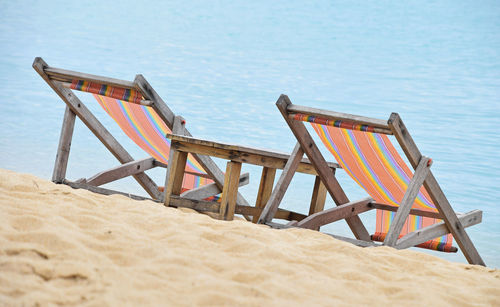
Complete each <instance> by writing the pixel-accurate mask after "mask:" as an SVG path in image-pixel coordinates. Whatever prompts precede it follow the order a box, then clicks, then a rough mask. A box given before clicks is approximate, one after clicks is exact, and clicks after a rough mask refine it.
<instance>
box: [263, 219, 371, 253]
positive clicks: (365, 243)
mask: <svg viewBox="0 0 500 307" xmlns="http://www.w3.org/2000/svg"><path fill="white" fill-rule="evenodd" d="M266 225H267V226H269V227H271V228H275V229H286V228H292V227H297V226H296V225H294V224H291V223H288V224H279V223H275V222H267V223H266ZM322 234H325V235H327V236H330V237H332V238H334V239H337V240H341V241H344V242H348V243H351V244H353V245H356V246H359V247H377V246H380V245H381V244H379V243H375V242H373V241H363V240H357V239H353V238H348V237H344V236H339V235H334V234H331V233H326V232H322Z"/></svg>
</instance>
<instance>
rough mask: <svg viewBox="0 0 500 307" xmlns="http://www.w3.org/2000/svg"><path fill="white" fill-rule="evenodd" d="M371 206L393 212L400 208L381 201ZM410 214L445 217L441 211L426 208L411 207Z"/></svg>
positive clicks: (437, 217)
mask: <svg viewBox="0 0 500 307" xmlns="http://www.w3.org/2000/svg"><path fill="white" fill-rule="evenodd" d="M370 206H373V208H375V209H379V210H386V211H392V212H396V211H398V209H399V207H396V206H391V205H386V204H379V203H371V204H370ZM410 214H411V215H417V216H425V217H431V218H434V219H443V217H442V216H441V213H439V212H432V211H425V210H420V209H411V210H410Z"/></svg>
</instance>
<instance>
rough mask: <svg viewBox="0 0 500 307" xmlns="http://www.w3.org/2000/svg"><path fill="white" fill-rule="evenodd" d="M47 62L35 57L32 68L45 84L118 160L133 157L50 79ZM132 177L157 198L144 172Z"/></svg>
mask: <svg viewBox="0 0 500 307" xmlns="http://www.w3.org/2000/svg"><path fill="white" fill-rule="evenodd" d="M48 67H49V66H48V65H47V63H45V61H43V59H42V58H40V57H37V58H35V61H34V62H33V68H34V69H35V70H36V71H37V72H38V74H39V75H40V76H41V77H42V78H43V79H44V80H45V82H47V84H48V85H49V86H50V87H51V88H52V89H53V90H54V91H55V92H56V94H57V95H59V97H61V99H62V100H63V101H64V102H65V103H66V105H67V106H69V107H70V109H71V110H72V111H73V112H74V113H75V114H76V115H77V116H78V118H80V120H81V121H83V123H84V124H85V125H86V126H87V127H88V128H89V129H90V131H92V133H94V135H95V136H96V137H97V138H98V139H99V140H100V141H101V142H102V143H103V145H104V146H105V147H106V148H107V149H108V150H109V151H110V152H111V153H112V154H113V155H114V156H115V157H116V158H117V159H118V161H120V163H127V162H130V161H133V160H134V159H133V158H132V156H130V154H129V153H128V152H127V151H126V150H125V148H123V146H121V145H120V143H119V142H118V141H117V140H116V139H115V138H114V137H113V136H112V135H111V133H109V131H108V130H107V129H106V128H105V127H104V126H103V125H102V124H101V122H99V120H97V118H96V117H95V116H94V115H93V114H92V113H91V112H90V111H89V109H87V107H86V106H85V105H84V104H83V103H82V102H81V101H80V99H78V97H76V96H75V95H74V94H73V92H72V91H71V90H70V89H67V88H65V87H63V86H62V84H61V82H59V81H53V80H50V78H49V76H48V75H47V74H46V73H45V69H48ZM133 177H134V179H135V180H136V181H137V182H138V183H139V184H140V185H141V186H142V187H143V188H144V190H146V192H147V193H148V194H149V195H150V196H151V197H152V198H154V199H158V198H159V197H160V194H159V192H158V186H157V185H156V184H155V183H154V181H153V180H152V179H151V178H150V177H149V176H148V175H146V174H145V173H140V174H136V175H134V176H133Z"/></svg>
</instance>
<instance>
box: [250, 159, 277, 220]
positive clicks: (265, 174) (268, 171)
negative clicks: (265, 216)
mask: <svg viewBox="0 0 500 307" xmlns="http://www.w3.org/2000/svg"><path fill="white" fill-rule="evenodd" d="M275 176H276V169H275V168H269V167H263V168H262V175H261V176H260V184H259V191H258V192H257V200H256V201H255V207H257V208H264V206H265V205H266V204H267V201H268V200H269V198H270V197H271V192H272V191H273V186H274V178H275ZM258 220H259V216H258V215H254V216H253V219H252V222H253V223H257V221H258Z"/></svg>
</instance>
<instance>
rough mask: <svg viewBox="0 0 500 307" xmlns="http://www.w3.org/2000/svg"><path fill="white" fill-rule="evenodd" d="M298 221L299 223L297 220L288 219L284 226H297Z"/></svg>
mask: <svg viewBox="0 0 500 307" xmlns="http://www.w3.org/2000/svg"><path fill="white" fill-rule="evenodd" d="M298 223H299V222H298V221H296V220H293V221H290V222H288V223H286V224H285V227H292V226H297V224H298Z"/></svg>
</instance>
